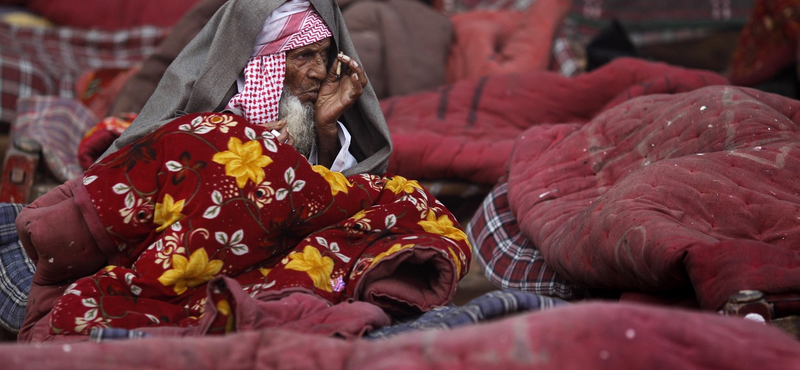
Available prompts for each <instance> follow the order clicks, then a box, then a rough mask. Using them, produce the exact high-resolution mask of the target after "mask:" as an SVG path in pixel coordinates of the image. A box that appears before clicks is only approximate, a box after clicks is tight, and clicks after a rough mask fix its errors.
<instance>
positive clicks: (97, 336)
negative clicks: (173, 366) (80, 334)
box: [89, 328, 150, 343]
mask: <svg viewBox="0 0 800 370" xmlns="http://www.w3.org/2000/svg"><path fill="white" fill-rule="evenodd" d="M147 337H150V335H149V334H147V333H145V332H143V331H139V330H129V329H120V328H92V330H91V331H90V332H89V341H90V342H95V343H100V342H106V341H109V340H120V339H141V338H147Z"/></svg>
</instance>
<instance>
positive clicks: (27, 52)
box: [0, 23, 167, 123]
mask: <svg viewBox="0 0 800 370" xmlns="http://www.w3.org/2000/svg"><path fill="white" fill-rule="evenodd" d="M166 32H167V30H166V29H162V28H157V27H141V28H134V29H130V30H126V31H115V32H110V31H99V30H77V29H71V28H64V27H56V28H41V27H18V26H13V25H9V24H5V23H0V122H7V123H10V122H13V121H14V118H15V117H16V107H17V98H19V97H28V96H33V95H53V96H61V97H73V96H74V95H75V92H74V90H75V81H76V80H77V79H78V77H80V75H81V74H82V73H83V72H86V71H88V70H91V69H100V68H130V67H132V66H134V65H135V64H136V63H137V62H139V61H141V60H142V59H144V58H145V57H146V56H147V55H148V54H150V53H151V52H153V50H154V49H155V47H156V46H157V45H158V43H159V42H160V41H161V40H162V39H163V38H164V36H166Z"/></svg>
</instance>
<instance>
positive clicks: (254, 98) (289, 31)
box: [228, 0, 331, 124]
mask: <svg viewBox="0 0 800 370" xmlns="http://www.w3.org/2000/svg"><path fill="white" fill-rule="evenodd" d="M328 37H331V31H330V30H328V27H327V26H325V22H323V21H322V18H321V17H320V16H319V13H317V11H316V10H314V8H313V7H312V6H311V3H310V2H309V1H308V0H289V1H287V2H286V3H284V4H283V5H281V6H280V7H278V9H275V11H273V12H272V14H270V16H269V17H267V20H266V21H265V22H264V25H263V26H262V27H261V32H260V33H259V34H258V38H257V40H256V43H255V45H254V46H253V52H252V54H251V57H250V61H249V62H247V66H246V67H245V69H244V73H243V76H242V77H240V78H239V79H238V80H237V85H238V87H239V93H237V94H236V95H234V96H233V98H231V100H230V101H229V102H228V108H229V109H238V110H241V111H242V114H243V115H244V117H245V118H247V119H248V120H249V121H250V122H253V123H256V124H264V123H269V122H273V121H276V120H277V119H278V102H279V100H280V97H281V91H282V90H283V82H284V78H285V77H286V51H288V50H292V49H296V48H299V47H302V46H305V45H309V44H312V43H315V42H317V41H320V40H322V39H325V38H328Z"/></svg>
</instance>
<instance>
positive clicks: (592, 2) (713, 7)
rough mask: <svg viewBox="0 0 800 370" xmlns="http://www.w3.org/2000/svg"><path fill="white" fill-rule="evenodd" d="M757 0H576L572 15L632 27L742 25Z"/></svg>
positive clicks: (587, 21)
mask: <svg viewBox="0 0 800 370" xmlns="http://www.w3.org/2000/svg"><path fill="white" fill-rule="evenodd" d="M754 3H755V0H705V1H698V0H672V1H650V0H575V1H572V8H571V9H570V17H571V18H573V19H576V20H578V21H580V22H581V23H585V24H592V25H594V26H598V25H602V24H607V22H608V21H610V20H612V19H618V20H619V21H620V22H622V23H623V24H625V26H626V28H628V29H629V30H631V31H636V32H639V31H647V30H658V31H661V30H665V29H678V28H680V29H686V28H707V27H729V26H732V25H736V26H742V25H744V22H746V21H747V17H748V16H749V15H750V9H752V7H753V4H754Z"/></svg>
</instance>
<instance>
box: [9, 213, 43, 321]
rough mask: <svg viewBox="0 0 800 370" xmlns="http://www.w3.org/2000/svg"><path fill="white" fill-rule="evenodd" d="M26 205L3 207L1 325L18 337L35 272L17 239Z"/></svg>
mask: <svg viewBox="0 0 800 370" xmlns="http://www.w3.org/2000/svg"><path fill="white" fill-rule="evenodd" d="M24 206H25V205H24V204H13V203H0V325H2V326H3V328H5V329H6V330H8V331H10V332H12V333H17V332H19V329H20V327H21V326H22V321H23V320H24V319H25V305H26V304H27V302H28V292H29V290H30V287H31V280H33V272H34V269H35V268H36V267H35V266H34V265H33V262H32V261H31V260H30V259H29V258H28V256H27V255H26V254H25V250H23V249H22V244H21V243H20V242H19V237H17V229H16V227H15V226H14V220H15V219H16V218H17V215H18V214H19V212H20V210H22V208H23V207H24Z"/></svg>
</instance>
